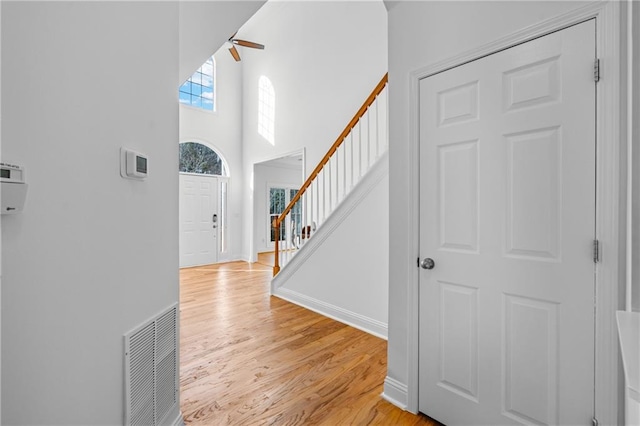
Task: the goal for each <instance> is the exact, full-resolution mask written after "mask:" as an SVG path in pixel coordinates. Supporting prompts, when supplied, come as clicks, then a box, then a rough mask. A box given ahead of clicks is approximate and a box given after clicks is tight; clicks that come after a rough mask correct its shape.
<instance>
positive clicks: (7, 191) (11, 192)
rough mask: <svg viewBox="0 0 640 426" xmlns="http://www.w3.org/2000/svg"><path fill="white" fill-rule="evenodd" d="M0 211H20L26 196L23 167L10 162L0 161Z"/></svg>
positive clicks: (4, 212)
mask: <svg viewBox="0 0 640 426" xmlns="http://www.w3.org/2000/svg"><path fill="white" fill-rule="evenodd" d="M0 183H1V184H2V190H1V193H2V196H1V197H0V213H1V214H14V213H18V212H21V211H22V209H23V208H24V202H25V200H26V198H27V188H28V186H29V185H27V184H26V183H25V182H24V167H22V166H18V165H16V164H10V163H0Z"/></svg>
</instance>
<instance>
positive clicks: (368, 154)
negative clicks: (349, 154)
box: [364, 108, 371, 173]
mask: <svg viewBox="0 0 640 426" xmlns="http://www.w3.org/2000/svg"><path fill="white" fill-rule="evenodd" d="M370 112H371V110H370V109H369V108H367V168H366V169H365V171H364V172H365V173H367V172H368V171H369V167H371V120H370V119H369V116H370V115H371V114H369V113H370Z"/></svg>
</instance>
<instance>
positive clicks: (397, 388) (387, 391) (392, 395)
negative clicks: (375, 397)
mask: <svg viewBox="0 0 640 426" xmlns="http://www.w3.org/2000/svg"><path fill="white" fill-rule="evenodd" d="M380 396H381V397H382V398H383V399H385V400H386V401H388V402H390V403H392V404H393V405H395V406H397V407H400V408H402V409H403V410H406V409H407V397H408V395H407V386H406V385H405V384H404V383H402V382H399V381H397V380H396V379H394V378H391V377H389V376H387V377H386V378H385V379H384V391H383V392H382V395H380Z"/></svg>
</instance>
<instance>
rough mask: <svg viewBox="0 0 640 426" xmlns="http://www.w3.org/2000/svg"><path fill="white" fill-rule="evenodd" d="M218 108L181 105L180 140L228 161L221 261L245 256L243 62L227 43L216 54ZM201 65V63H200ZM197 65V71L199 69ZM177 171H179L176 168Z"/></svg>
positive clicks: (216, 96) (216, 100) (216, 99)
mask: <svg viewBox="0 0 640 426" xmlns="http://www.w3.org/2000/svg"><path fill="white" fill-rule="evenodd" d="M209 55H211V54H209ZM214 60H215V64H216V74H215V83H214V84H215V88H214V91H215V102H216V111H215V112H210V111H205V110H203V109H200V108H194V107H190V106H185V105H182V104H181V105H180V126H179V127H180V130H179V131H180V142H200V143H204V144H206V145H208V146H210V147H212V148H214V149H215V150H216V151H217V152H218V153H219V154H220V155H221V156H222V157H223V158H224V159H225V161H226V162H227V166H228V167H229V173H230V176H231V177H230V179H229V187H228V202H229V209H228V215H229V217H228V220H229V222H228V228H227V235H228V237H229V238H228V241H229V249H228V252H227V254H226V255H224V257H223V258H220V259H219V260H220V261H229V260H238V259H243V258H245V256H244V255H243V253H242V241H243V234H242V233H243V230H244V228H243V226H242V220H243V217H242V203H243V190H244V185H243V179H244V173H243V164H242V62H236V61H234V60H233V58H232V57H231V55H230V54H229V51H228V50H227V48H226V47H225V46H223V47H222V48H220V49H219V50H218V51H217V52H216V54H215V55H214ZM198 66H199V65H198ZM195 69H197V67H196V68H194V70H192V72H193V71H195ZM176 173H177V171H176Z"/></svg>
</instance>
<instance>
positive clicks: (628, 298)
mask: <svg viewBox="0 0 640 426" xmlns="http://www.w3.org/2000/svg"><path fill="white" fill-rule="evenodd" d="M633 3H634V0H627V52H626V54H627V94H628V95H627V114H626V120H627V224H626V225H627V247H626V250H627V263H626V266H627V271H626V286H625V310H626V311H628V312H631V311H632V309H633V308H632V303H633V302H632V301H633V298H632V289H633V174H634V173H633V139H634V132H633V125H634V122H633V114H634V108H633V77H634V75H633V68H634V62H633V59H634V58H633V56H634V55H633V49H634V43H633V14H634V4H633Z"/></svg>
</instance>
